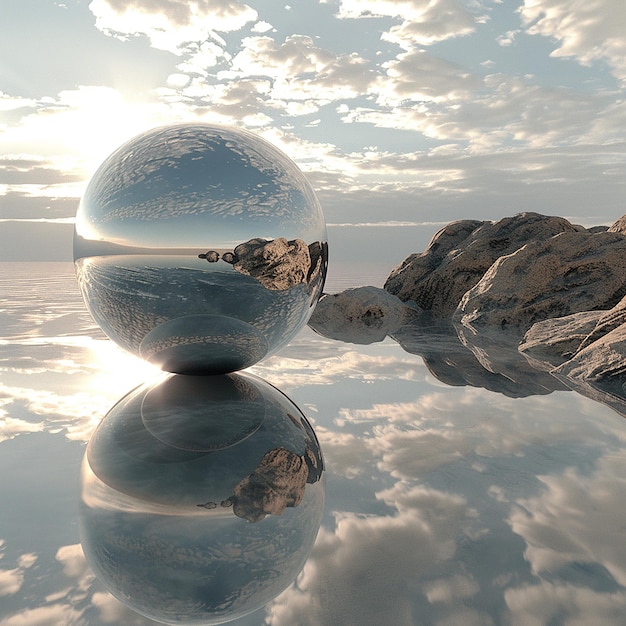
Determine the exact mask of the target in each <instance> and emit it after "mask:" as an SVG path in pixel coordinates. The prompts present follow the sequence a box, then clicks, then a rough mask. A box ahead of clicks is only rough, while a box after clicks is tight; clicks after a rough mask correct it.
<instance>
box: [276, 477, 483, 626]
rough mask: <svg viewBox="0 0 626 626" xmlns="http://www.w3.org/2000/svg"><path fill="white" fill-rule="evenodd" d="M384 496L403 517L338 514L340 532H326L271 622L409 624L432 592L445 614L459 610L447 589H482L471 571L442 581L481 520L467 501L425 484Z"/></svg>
mask: <svg viewBox="0 0 626 626" xmlns="http://www.w3.org/2000/svg"><path fill="white" fill-rule="evenodd" d="M378 495H379V498H380V499H381V500H383V501H386V502H389V504H390V505H391V506H394V507H397V514H396V515H389V516H371V517H361V516H358V515H354V514H351V513H342V514H338V515H337V519H336V528H335V530H334V532H332V533H331V532H329V531H325V530H322V531H321V532H320V535H319V536H318V540H317V542H316V545H315V548H314V550H313V553H312V555H311V558H310V559H309V561H308V562H307V564H306V565H305V567H304V570H303V571H302V573H301V574H300V576H299V578H298V581H297V586H296V587H291V588H290V589H288V590H287V591H286V592H284V593H283V594H281V596H279V597H278V599H277V600H276V601H275V602H274V603H272V604H271V605H270V607H269V609H268V618H267V620H268V622H269V623H270V624H272V625H273V626H279V625H285V626H286V625H287V624H301V625H302V626H313V625H315V624H320V623H330V621H332V623H342V624H353V623H354V624H411V623H414V622H415V620H416V616H417V613H416V606H418V605H419V604H420V603H422V602H428V600H427V599H426V597H427V596H428V595H430V597H431V600H432V602H433V603H438V604H439V606H438V611H440V615H441V617H442V618H444V617H446V616H448V614H449V613H452V612H454V611H455V610H456V609H458V608H459V606H458V604H457V600H458V598H455V599H454V600H453V601H451V602H450V600H451V598H450V597H449V595H448V591H451V590H452V588H453V587H454V588H456V589H462V590H463V595H464V597H465V598H467V597H469V596H471V595H473V594H474V593H475V592H476V590H477V589H476V583H475V581H473V580H472V579H471V578H469V577H467V576H463V577H457V578H455V579H453V580H451V581H449V582H448V583H447V586H446V585H444V584H442V583H441V581H440V579H439V575H440V574H441V572H442V571H444V570H445V568H446V566H447V565H448V564H449V562H450V560H451V559H452V558H453V557H454V556H455V552H456V540H457V538H458V537H459V536H462V535H464V534H465V533H466V532H469V528H470V527H472V526H473V525H474V524H475V521H474V514H473V512H472V511H471V509H469V507H468V505H467V502H466V501H465V499H464V498H462V497H460V496H457V495H454V494H449V493H443V492H440V491H437V490H434V489H428V488H426V487H423V486H418V487H414V488H410V489H407V488H406V487H404V486H398V487H396V488H394V489H393V490H389V491H386V492H382V493H380V494H378ZM407 546H410V547H411V548H410V549H409V550H407ZM461 597H462V596H461ZM461 606H462V605H461ZM463 623H474V622H472V621H471V620H470V621H469V622H463ZM482 623H483V624H485V623H489V621H483V622H482Z"/></svg>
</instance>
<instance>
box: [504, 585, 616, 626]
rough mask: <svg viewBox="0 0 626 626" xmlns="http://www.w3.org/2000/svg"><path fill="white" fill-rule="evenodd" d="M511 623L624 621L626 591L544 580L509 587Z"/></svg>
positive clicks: (572, 625) (580, 625)
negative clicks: (595, 588)
mask: <svg viewBox="0 0 626 626" xmlns="http://www.w3.org/2000/svg"><path fill="white" fill-rule="evenodd" d="M504 597H505V600H506V604H507V607H508V609H509V611H510V623H512V624H523V625H524V626H544V625H545V624H550V623H555V622H556V621H557V620H558V623H560V624H567V626H589V625H590V624H620V623H621V622H622V620H623V618H624V611H625V610H626V593H624V592H623V591H616V592H613V593H610V592H601V591H594V590H593V589H588V588H585V587H577V586H575V585H568V584H558V583H550V582H547V581H542V582H540V583H539V584H536V585H525V586H523V587H517V588H511V589H507V590H506V591H505V594H504Z"/></svg>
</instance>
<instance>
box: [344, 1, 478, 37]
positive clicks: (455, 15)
mask: <svg viewBox="0 0 626 626" xmlns="http://www.w3.org/2000/svg"><path fill="white" fill-rule="evenodd" d="M470 7H472V8H474V9H475V10H471V9H470ZM339 16H340V17H342V18H368V17H380V16H386V17H394V18H398V17H401V18H402V20H403V21H402V23H401V24H399V25H396V26H393V27H391V29H390V30H389V31H387V32H386V33H384V34H383V39H385V40H387V41H390V42H393V43H397V44H398V45H400V46H402V47H406V48H408V47H411V46H414V45H429V44H432V43H434V42H437V41H443V40H444V39H449V38H451V37H458V36H460V35H467V34H469V33H471V32H473V31H474V29H475V27H476V23H477V22H480V21H483V20H484V19H485V16H484V14H483V12H482V9H481V7H480V4H479V3H476V2H474V3H469V2H463V1H462V0H341V2H340V4H339Z"/></svg>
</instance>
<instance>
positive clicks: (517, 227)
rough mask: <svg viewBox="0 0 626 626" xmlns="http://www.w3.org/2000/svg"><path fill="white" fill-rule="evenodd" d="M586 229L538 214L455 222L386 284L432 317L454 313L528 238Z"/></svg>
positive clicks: (540, 239)
mask: <svg viewBox="0 0 626 626" xmlns="http://www.w3.org/2000/svg"><path fill="white" fill-rule="evenodd" d="M584 230H585V229H584V228H582V227H581V226H575V225H573V224H571V223H570V222H568V221H567V220H566V219H564V218H561V217H551V216H545V215H539V214H538V213H520V214H519V215H515V216H514V217H507V218H504V219H502V220H500V221H498V222H495V223H492V222H480V221H470V220H467V221H462V222H453V223H452V224H449V225H448V226H446V227H445V228H443V229H442V230H440V231H439V232H438V233H437V234H436V235H435V236H434V237H433V239H432V241H431V242H430V244H429V246H428V248H427V249H426V251H425V252H423V253H421V254H413V255H411V256H409V257H408V258H407V259H406V260H405V261H404V262H403V263H402V264H400V265H399V266H398V267H396V268H395V269H394V270H393V271H392V272H391V274H390V275H389V278H388V279H387V281H386V283H385V286H384V287H385V289H386V290H387V291H389V292H390V293H392V294H394V295H396V296H398V297H399V298H400V299H401V300H403V301H405V302H406V301H408V300H412V301H414V302H415V303H416V304H417V305H418V306H419V307H421V308H422V309H424V310H427V311H430V312H431V313H432V314H433V315H436V316H439V317H449V316H451V315H452V314H453V313H454V311H455V310H456V308H457V306H458V304H459V302H460V301H461V298H462V297H463V296H464V295H465V293H466V292H467V291H468V290H470V289H471V288H472V287H474V286H475V285H476V284H477V283H478V282H479V281H480V280H481V278H482V277H483V276H484V274H485V272H487V270H488V269H489V268H490V267H491V266H492V265H493V263H494V262H495V261H497V260H498V259H499V258H500V257H502V256H505V255H509V254H511V253H513V252H516V251H517V250H519V249H520V248H521V247H522V246H524V245H525V244H527V243H529V242H538V241H542V240H545V239H549V238H551V237H553V236H554V235H556V234H558V233H564V232H567V233H575V232H579V231H584Z"/></svg>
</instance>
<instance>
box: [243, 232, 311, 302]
mask: <svg viewBox="0 0 626 626" xmlns="http://www.w3.org/2000/svg"><path fill="white" fill-rule="evenodd" d="M234 253H235V258H236V260H235V262H234V264H233V267H234V268H235V269H236V270H237V271H238V272H241V273H242V274H248V275H249V276H252V277H253V278H256V279H257V280H258V281H259V282H260V283H261V284H262V285H263V286H264V287H265V288H266V289H271V290H274V291H284V290H286V289H290V288H291V287H294V286H295V285H299V284H301V283H305V282H306V280H307V277H308V276H309V272H310V270H311V256H310V253H309V247H308V246H307V244H306V243H305V242H304V241H302V240H301V239H293V240H291V241H287V240H286V239H285V238H284V237H279V238H277V239H272V240H270V241H267V240H266V239H258V238H257V239H250V241H246V242H245V243H242V244H239V245H238V246H237V247H236V248H235V250H234Z"/></svg>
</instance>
